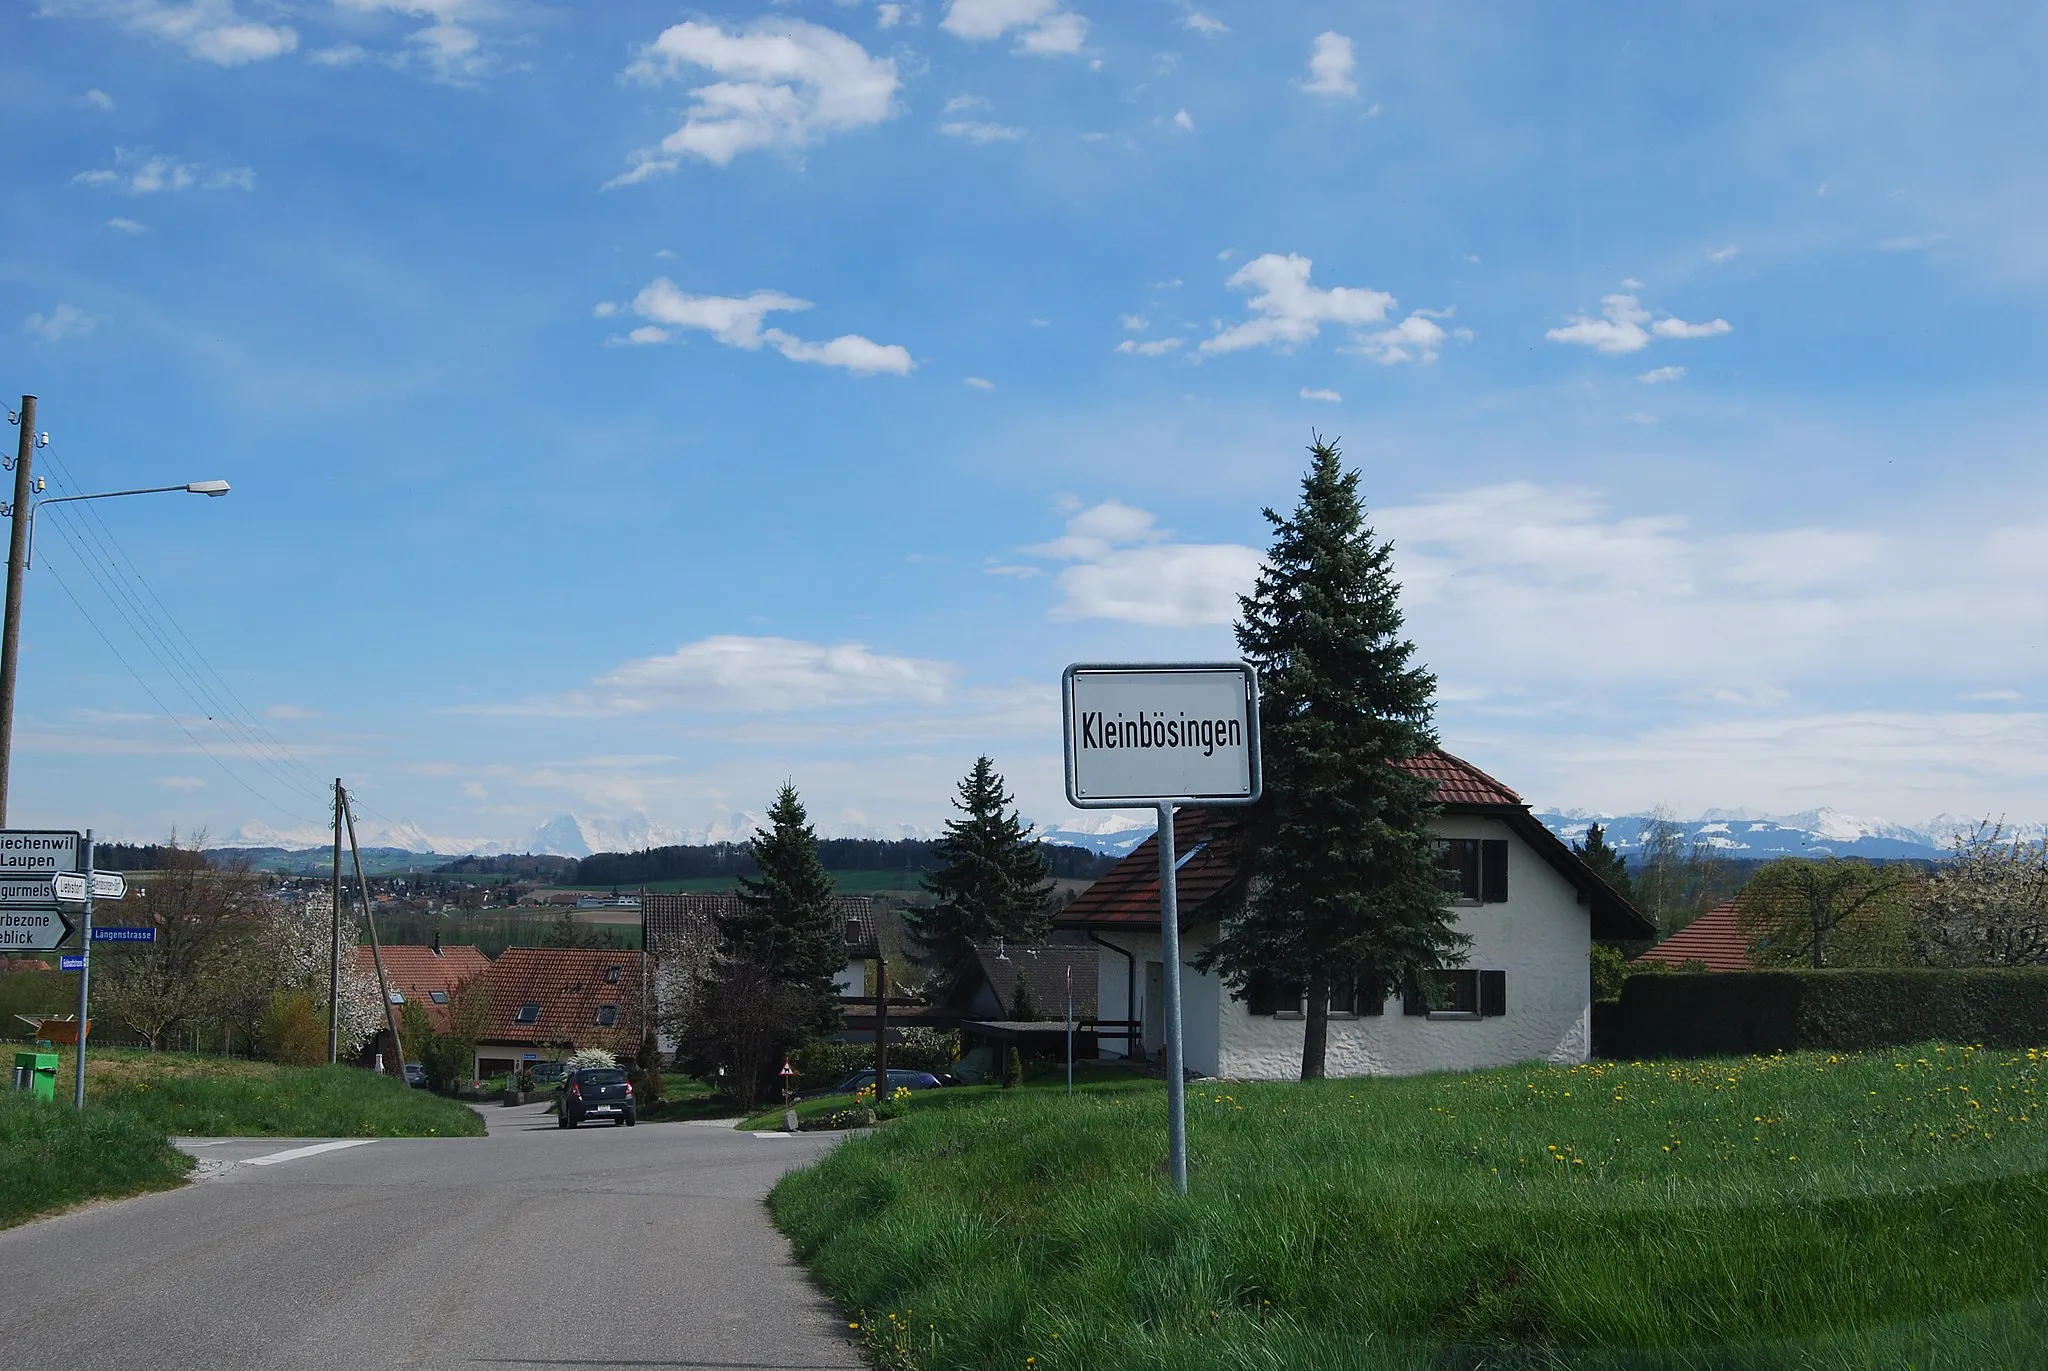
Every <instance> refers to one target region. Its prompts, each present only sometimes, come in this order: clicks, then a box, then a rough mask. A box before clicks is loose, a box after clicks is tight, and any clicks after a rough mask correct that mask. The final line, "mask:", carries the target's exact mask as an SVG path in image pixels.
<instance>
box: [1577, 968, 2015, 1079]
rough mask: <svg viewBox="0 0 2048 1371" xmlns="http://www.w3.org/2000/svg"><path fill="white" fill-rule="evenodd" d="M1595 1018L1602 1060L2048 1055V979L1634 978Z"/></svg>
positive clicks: (1887, 974)
mask: <svg viewBox="0 0 2048 1371" xmlns="http://www.w3.org/2000/svg"><path fill="white" fill-rule="evenodd" d="M1615 1009H1616V1012H1614V1013H1612V1014H1607V1015H1598V1016H1596V1024H1595V1028H1596V1032H1595V1034H1594V1038H1595V1041H1594V1050H1595V1051H1596V1052H1597V1053H1598V1054H1599V1055H1601V1056H1603V1057H1613V1058H1624V1059H1636V1058H1644V1057H1720V1056H1740V1055H1747V1054H1749V1053H1769V1052H1779V1051H1784V1052H1791V1051H1795V1050H1798V1049H1800V1048H1807V1049H1821V1050H1825V1051H1837V1052H1855V1051H1861V1050H1863V1049H1866V1048H1876V1047H1895V1046H1899V1045H1901V1044H1904V1043H1916V1042H1929V1041H1944V1042H1959V1043H1982V1044H1984V1045H1985V1046H1987V1047H2038V1046H2042V1045H2048V969H2044V970H2009V969H1998V970H1989V969H1985V970H1966V971H1949V970H1933V969H1927V968H1911V969H1905V968H1901V969H1885V970H1874V969H1872V970H1865V969H1855V970H1840V971H1791V970H1787V971H1737V972H1720V973H1712V974H1703V975H1683V976H1630V977H1629V978H1628V981H1627V983H1626V984H1625V985H1624V986H1623V987H1622V992H1621V1003H1620V1004H1619V1005H1618V1006H1616V1007H1615Z"/></svg>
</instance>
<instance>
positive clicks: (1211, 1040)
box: [1054, 752, 1655, 1080]
mask: <svg viewBox="0 0 2048 1371" xmlns="http://www.w3.org/2000/svg"><path fill="white" fill-rule="evenodd" d="M1404 765H1405V766H1406V767H1407V769H1409V770H1411V771H1413V772H1415V773H1417V774H1419V775H1422V776H1426V777H1428V778H1429V779H1430V780H1432V781H1434V782H1436V801H1437V804H1438V805H1439V807H1440V813H1439V814H1438V817H1437V818H1436V819H1435V821H1434V826H1435V829H1436V833H1437V837H1438V840H1439V841H1440V842H1441V843H1442V844H1443V851H1444V867H1445V880H1446V884H1447V885H1448V887H1449V888H1450V890H1451V891H1452V892H1453V893H1452V903H1453V904H1454V906H1456V910H1457V921H1458V926H1459V928H1460V929H1461V930H1462V931H1463V932H1464V933H1465V934H1466V935H1467V936H1468V937H1470V938H1471V939H1472V945H1471V948H1470V949H1469V952H1468V955H1467V960H1466V962H1465V965H1464V967H1463V968H1461V969H1459V970H1456V971H1451V972H1448V973H1445V975H1444V976H1443V978H1442V984H1441V987H1440V990H1441V994H1440V997H1439V998H1440V1003H1441V1004H1442V1007H1441V1008H1439V1009H1436V1010H1429V1009H1427V1008H1426V1007H1425V1006H1424V1005H1423V1003H1422V1002H1421V1001H1420V998H1419V997H1418V998H1417V1001H1416V1003H1415V1004H1413V1005H1406V1004H1402V1003H1401V1001H1399V1000H1398V999H1397V1000H1395V1001H1394V1002H1393V1003H1392V1005H1389V1004H1387V1003H1379V1002H1373V1003H1368V1002H1364V1001H1362V1000H1360V999H1359V997H1357V996H1356V995H1341V996H1340V995H1333V996H1332V1001H1331V1015H1330V1036H1329V1051H1328V1056H1327V1059H1326V1062H1327V1070H1328V1072H1329V1074H1330V1075H1332V1076H1369V1075H1413V1074H1416V1073H1419V1072H1425V1071H1444V1070H1462V1069H1470V1068H1476V1067H1484V1066H1499V1065H1506V1064H1508V1063H1511V1062H1518V1061H1531V1060H1536V1061H1552V1062H1582V1061H1584V1060H1586V1058H1587V1056H1588V1055H1589V1053H1590V1051H1591V1047H1592V1001H1593V993H1592V981H1591V974H1590V968H1589V964H1588V958H1589V953H1590V951H1591V943H1592V940H1593V939H1595V938H1615V939H1621V938H1648V937H1652V936H1654V932H1655V930H1654V929H1653V928H1652V926H1651V924H1650V922H1649V921H1648V920H1647V919H1645V918H1644V917H1643V916H1642V915H1641V914H1640V913H1638V912H1637V911H1636V909H1635V908H1634V906H1632V905H1631V904H1629V902H1628V901H1627V900H1626V899H1624V898H1623V897H1622V896H1620V895H1619V894H1617V893H1616V892H1615V891H1614V890H1613V889H1612V888H1610V887H1609V886H1608V885H1607V883H1606V882H1604V881H1602V880H1601V879H1600V878H1599V877H1598V876H1596V875H1595V874H1594V873H1593V871H1592V869H1591V868H1590V867H1588V866H1587V865H1586V864H1585V863H1584V862H1582V861H1581V860H1579V857H1578V855H1577V854H1576V853H1574V852H1573V851H1572V850H1571V849H1570V848H1569V847H1567V846H1565V844H1564V843H1563V842H1562V841H1561V840H1560V839H1559V838H1558V837H1557V836H1556V835H1555V834H1553V833H1551V832H1550V830H1549V829H1547V828H1545V827H1544V826H1543V825H1542V824H1541V823H1540V822H1538V821H1537V819H1536V818H1535V816H1534V815H1532V814H1531V813H1530V812H1529V807H1528V806H1527V805H1526V804H1524V803H1523V802H1522V797H1521V796H1519V795H1517V794H1515V792H1514V791H1512V790H1510V789H1508V788H1507V787H1506V786H1504V785H1502V784H1501V783H1500V782H1499V781H1496V780H1494V779H1493V778H1492V777H1491V776H1488V775H1487V774H1486V773H1485V772H1483V771H1481V770H1479V768H1477V767H1475V766H1473V765H1472V764H1471V763H1469V762H1466V761H1464V760H1462V759H1460V758H1457V757H1453V756H1452V755H1451V754H1450V753H1448V752H1432V753H1429V754H1426V755H1425V756H1422V757H1418V758H1415V759H1413V760H1412V761H1410V762H1407V763H1405V764H1404ZM1229 817H1230V816H1229V815H1228V814H1226V813H1224V812H1222V811H1207V810H1201V809H1185V810H1181V811H1178V812H1177V813H1176V814H1175V815H1174V851H1175V852H1176V853H1177V854H1179V866H1178V870H1177V878H1176V885H1177V889H1178V892H1179V898H1180V916H1181V957H1182V961H1183V965H1182V967H1181V1029H1182V1035H1183V1046H1184V1049H1185V1053H1186V1060H1187V1064H1188V1066H1189V1068H1190V1069H1192V1070H1195V1071H1199V1072H1201V1073H1203V1074H1205V1075H1213V1076H1227V1077H1232V1078H1236V1079H1249V1080H1258V1079H1286V1078H1290V1077H1293V1076H1296V1075H1298V1074H1299V1073H1300V1070H1301V1042H1302V1018H1303V1014H1302V1001H1301V997H1300V994H1299V992H1298V991H1289V990H1287V989H1283V988H1278V987H1274V988H1264V987H1262V988H1261V989H1260V991H1259V993H1257V994H1254V995H1251V996H1249V997H1247V998H1245V999H1233V998H1232V997H1231V993H1230V990H1229V988H1228V987H1227V986H1226V985H1225V984H1224V983H1223V981H1222V979H1221V978H1220V977H1218V976H1215V975H1211V974H1204V973H1202V972H1199V971H1197V970H1195V969H1194V966H1193V963H1194V961H1195V960H1196V958H1197V957H1198V956H1199V955H1200V953H1201V952H1202V950H1203V949H1204V948H1206V947H1208V946H1210V945H1211V944H1213V943H1214V942H1215V941H1216V938H1217V936H1218V932H1219V927H1218V921H1219V918H1220V916H1221V915H1222V913H1223V912H1224V910H1225V909H1226V907H1227V906H1228V904H1229V901H1230V897H1232V896H1233V895H1234V894H1235V887H1236V884H1237V879H1238V878H1237V871H1236V867H1235V864H1234V863H1233V862H1232V860H1231V857H1230V854H1229V852H1228V851H1227V850H1226V849H1225V847H1224V845H1223V844H1222V843H1220V842H1218V841H1216V838H1215V834H1216V832H1217V831H1218V828H1219V826H1220V825H1221V824H1222V823H1224V822H1227V821H1228V819H1229ZM1054 923H1055V926H1056V927H1060V928H1066V929H1074V930H1079V931H1083V932H1085V933H1086V934H1087V935H1088V937H1089V939H1090V941H1092V942H1094V943H1095V944H1097V945H1098V947H1100V948H1101V953H1100V957H1101V962H1100V973H1099V977H1098V983H1099V989H1098V999H1097V1003H1098V1005H1099V1009H1098V1011H1097V1012H1098V1015H1099V1017H1100V1018H1101V1019H1102V1020H1105V1021H1112V1020H1129V1021H1134V1022H1135V1023H1136V1024H1137V1025H1138V1035H1139V1044H1138V1049H1139V1051H1140V1052H1141V1053H1142V1054H1143V1055H1145V1056H1147V1057H1151V1056H1153V1055H1154V1054H1155V1053H1156V1052H1157V1051H1158V1050H1159V1048H1160V1046H1161V1044H1162V1043H1163V1041H1164V1036H1163V1033H1162V1029H1161V1017H1160V1016H1161V1010H1162V1008H1163V1003H1164V967H1163V966H1162V964H1161V962H1160V959H1159V958H1160V951H1159V946H1160V939H1159V846H1158V842H1157V840H1156V839H1153V838H1148V839H1146V840H1145V842H1144V843H1143V844H1141V845H1140V846H1139V847H1138V849H1137V850H1136V851H1135V852H1133V853H1131V854H1130V855H1129V856H1128V857H1126V858H1124V860H1123V861H1121V862H1119V863H1118V864H1117V865H1116V866H1115V867H1114V868H1113V869H1112V870H1110V871H1109V872H1108V873H1107V874H1106V875H1104V876H1103V877H1102V878H1101V879H1100V880H1098V881H1096V882H1095V884H1094V885H1092V886H1090V887H1089V888H1088V889H1087V891H1086V892H1084V893H1083V894H1082V896H1081V898H1080V899H1078V900H1076V901H1075V902H1074V903H1073V904H1071V905H1069V906H1067V908H1066V909H1064V910H1062V911H1061V912H1060V914H1059V915H1058V917H1057V918H1056V919H1055V921H1054ZM1340 1006H1341V1008H1340ZM1100 1041H1101V1044H1102V1050H1103V1051H1104V1052H1105V1053H1106V1054H1111V1055H1116V1054H1120V1053H1121V1051H1122V1045H1121V1044H1119V1043H1118V1042H1117V1041H1116V1039H1115V1038H1114V1037H1113V1036H1110V1035H1108V1034H1105V1035H1104V1036H1103V1037H1102V1038H1101V1039H1100Z"/></svg>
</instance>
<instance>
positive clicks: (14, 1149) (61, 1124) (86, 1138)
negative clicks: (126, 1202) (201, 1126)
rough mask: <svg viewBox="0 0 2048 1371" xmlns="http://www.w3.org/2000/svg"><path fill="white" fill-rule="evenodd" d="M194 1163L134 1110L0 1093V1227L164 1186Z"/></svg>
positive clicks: (174, 1182) (179, 1178) (181, 1176)
mask: <svg viewBox="0 0 2048 1371" xmlns="http://www.w3.org/2000/svg"><path fill="white" fill-rule="evenodd" d="M191 1169H192V1159H191V1158H190V1157H188V1156H186V1155H185V1154H184V1153H183V1152H180V1151H179V1150H178V1149H177V1148H176V1147H174V1146H172V1145H171V1141H170V1139H168V1138H166V1137H165V1136H164V1133H163V1130H162V1129H160V1128H158V1127H156V1126H155V1125H154V1124H152V1123H150V1122H149V1121H148V1120H146V1119H143V1118H139V1117H137V1116H136V1115H134V1114H129V1113H123V1112H121V1111H118V1110H108V1109H100V1108H89V1109H86V1110H84V1111H82V1112H81V1111H80V1110H77V1109H73V1108H72V1107H71V1103H70V1101H69V1100H65V1101H63V1102H62V1103H58V1104H50V1103H45V1102H42V1101H38V1100H34V1099H31V1098H30V1097H28V1096H27V1095H25V1094H20V1093H16V1092H13V1091H9V1092H6V1093H4V1094H0V1228H10V1227H12V1226H13V1225H15V1224H18V1223H25V1222H27V1221H28V1220H29V1219H32V1218H35V1217H37V1216H38V1215H41V1214H49V1213H54V1212H56V1211H58V1210H61V1209H68V1208H70V1207H71V1206H72V1205H75V1204H82V1203H84V1202H85V1201H87V1200H101V1199H114V1198H116V1197H119V1196H122V1195H139V1194H141V1193H143V1192H144V1191H148V1190H168V1189H170V1188H171V1187H172V1186H175V1185H180V1184H182V1183H183V1182H184V1180H185V1175H186V1173H187V1172H189V1171H190V1170H191Z"/></svg>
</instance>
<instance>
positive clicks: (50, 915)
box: [0, 909, 78, 952]
mask: <svg viewBox="0 0 2048 1371" xmlns="http://www.w3.org/2000/svg"><path fill="white" fill-rule="evenodd" d="M77 931H78V930H77V928H75V927H74V926H73V925H72V923H71V920H69V919H67V918H65V917H64V915H63V914H61V913H60V912H58V911H57V910H55V909H0V949H4V950H7V951H14V952H48V951H51V950H52V949H54V948H57V947H61V946H62V945H63V944H65V943H67V942H70V941H71V935H72V934H74V933H76V932H77Z"/></svg>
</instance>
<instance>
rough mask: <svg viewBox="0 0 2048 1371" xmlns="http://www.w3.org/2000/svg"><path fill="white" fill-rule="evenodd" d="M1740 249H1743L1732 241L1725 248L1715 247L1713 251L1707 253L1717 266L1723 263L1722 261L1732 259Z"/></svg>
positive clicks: (1709, 259) (1708, 257)
mask: <svg viewBox="0 0 2048 1371" xmlns="http://www.w3.org/2000/svg"><path fill="white" fill-rule="evenodd" d="M1740 251H1742V249H1741V248H1739V247H1737V246H1735V244H1733V243H1730V244H1729V245H1728V246H1727V247H1725V248H1715V249H1714V250H1713V251H1711V252H1709V253H1708V254H1707V260H1708V261H1709V262H1712V263H1713V264H1714V265H1715V266H1719V265H1721V263H1723V262H1726V261H1729V260H1731V259H1732V258H1733V257H1734V256H1735V254H1736V253H1738V252H1740Z"/></svg>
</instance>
